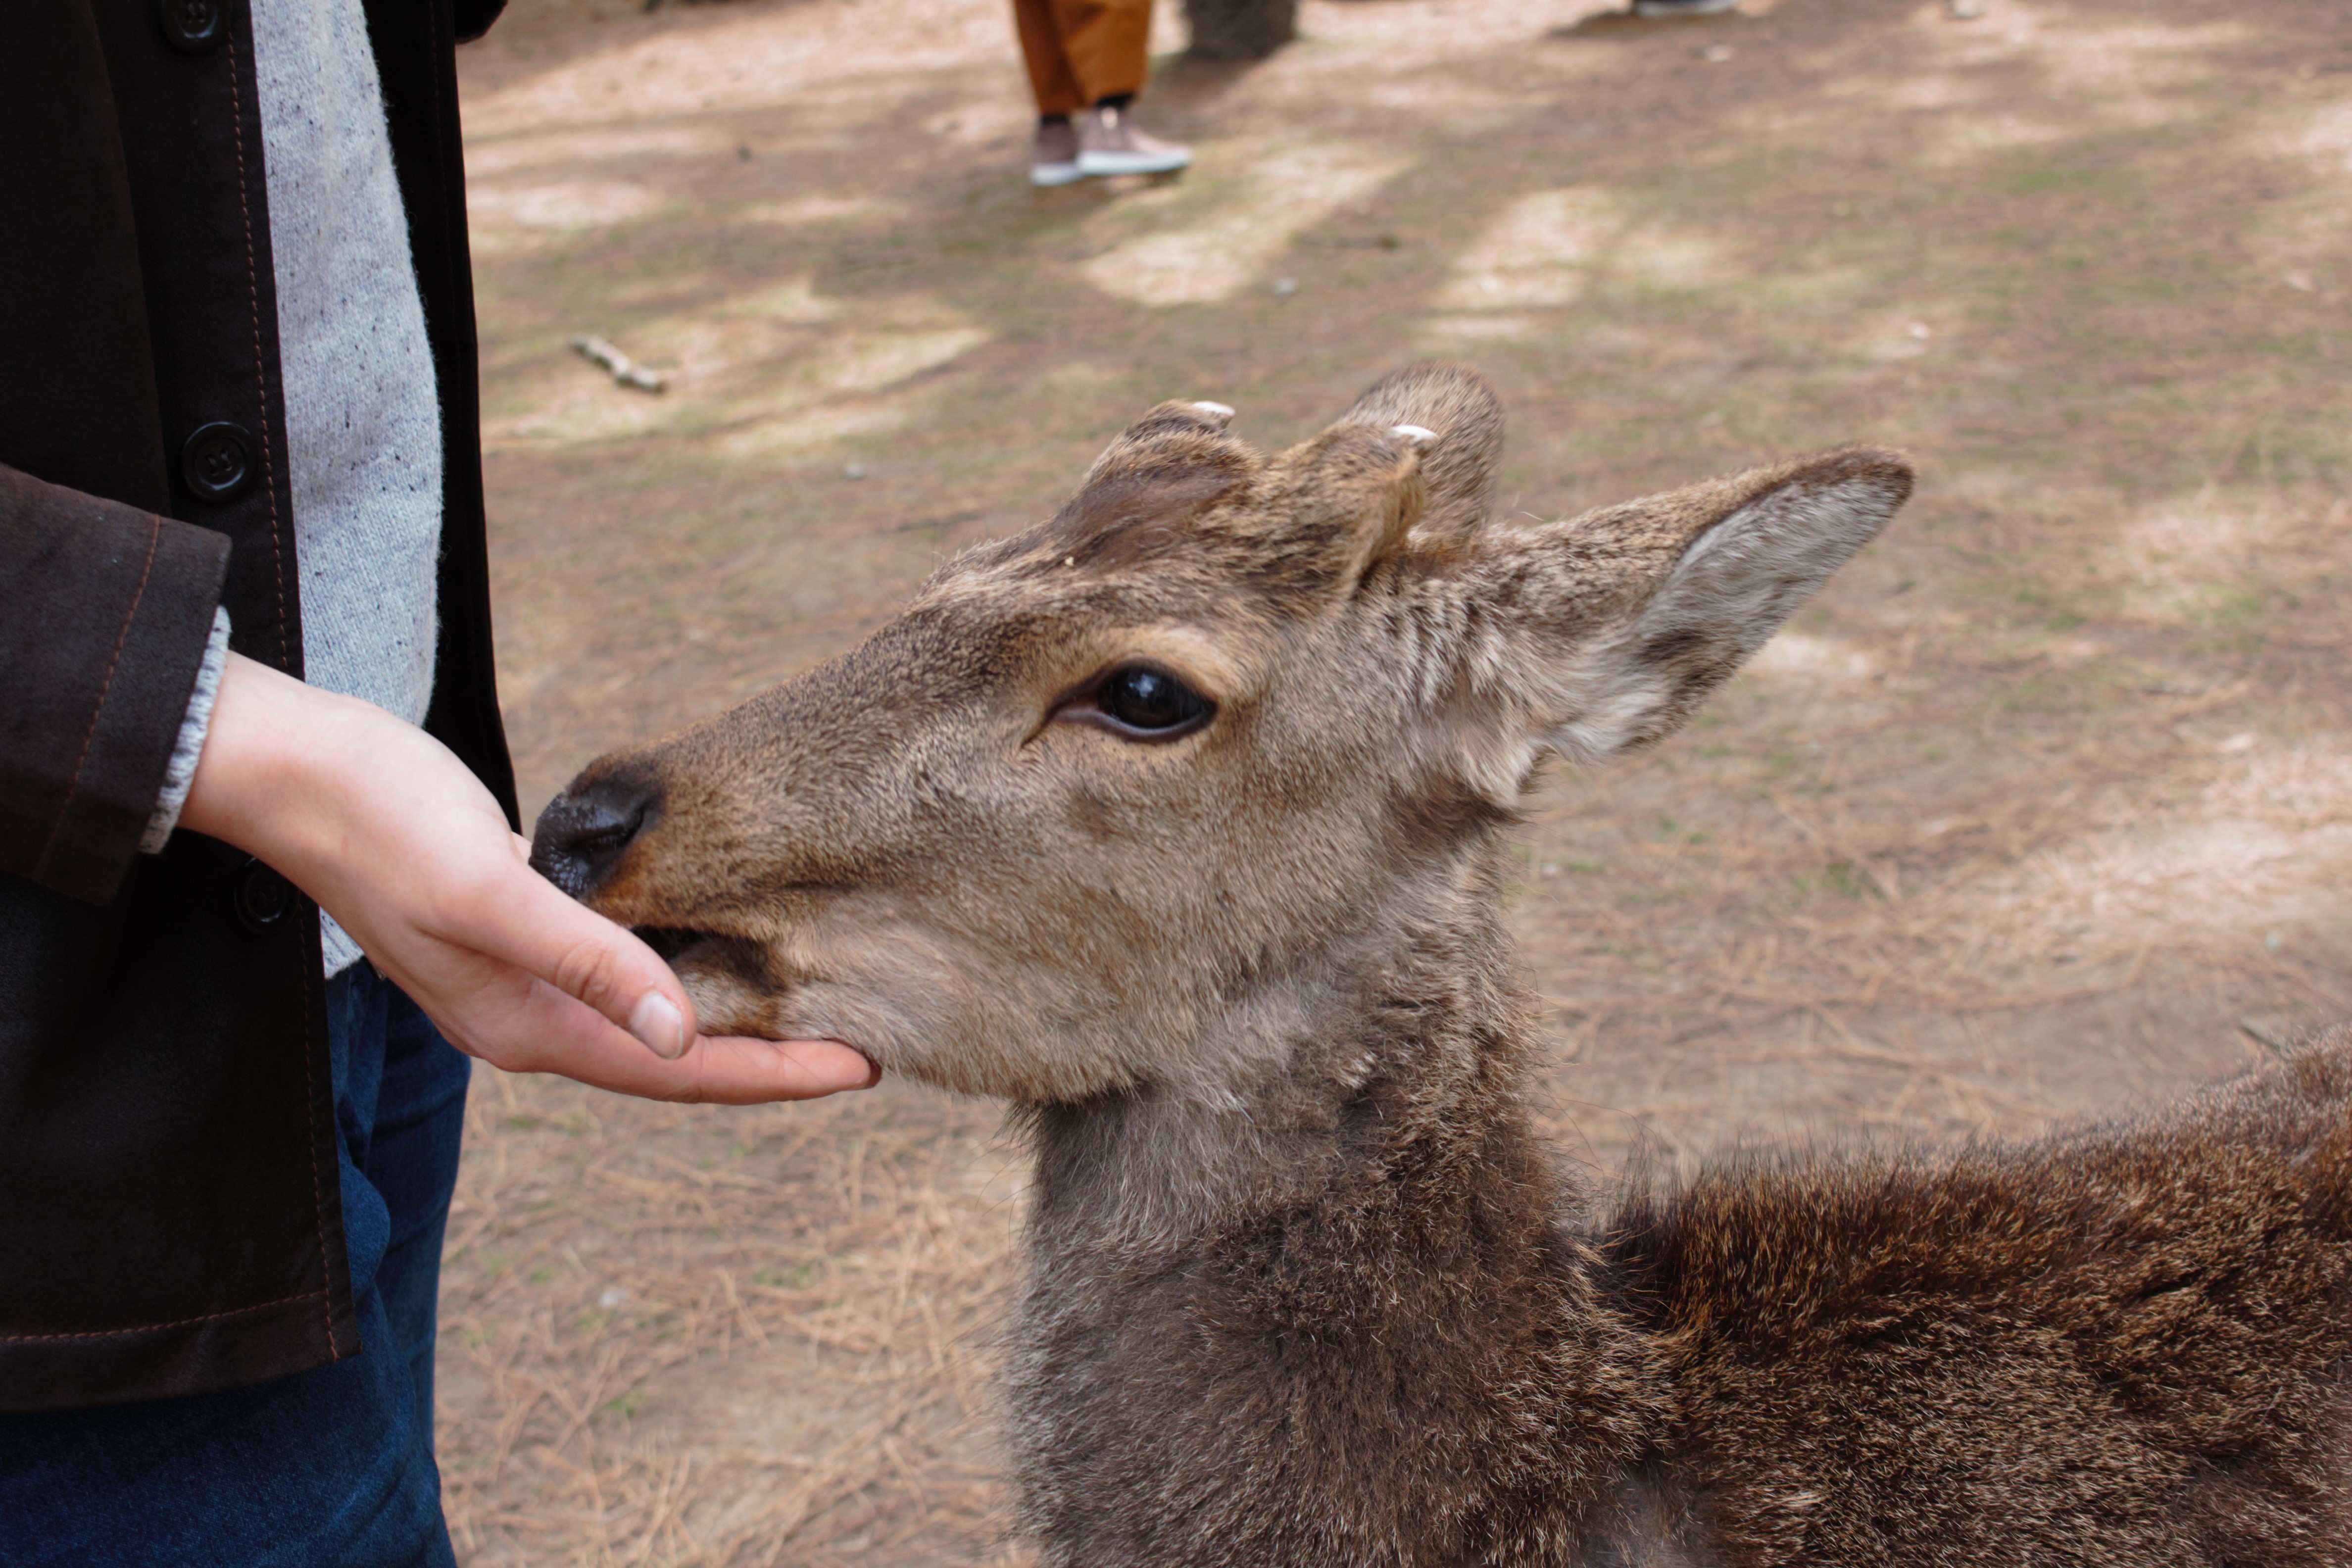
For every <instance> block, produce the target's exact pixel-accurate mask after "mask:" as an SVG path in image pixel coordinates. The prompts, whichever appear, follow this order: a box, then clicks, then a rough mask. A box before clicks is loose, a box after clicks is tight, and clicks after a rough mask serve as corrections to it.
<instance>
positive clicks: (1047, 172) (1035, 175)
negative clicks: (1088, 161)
mask: <svg viewBox="0 0 2352 1568" xmlns="http://www.w3.org/2000/svg"><path fill="white" fill-rule="evenodd" d="M1086 177H1087V172H1086V171H1085V170H1084V169H1081V168H1079V167H1078V166H1077V165H1076V163H1032V164H1030V165H1029V183H1030V184H1033V185H1045V186H1048V187H1050V186H1054V185H1074V184H1077V183H1078V182H1079V181H1080V180H1083V179H1085V178H1086Z"/></svg>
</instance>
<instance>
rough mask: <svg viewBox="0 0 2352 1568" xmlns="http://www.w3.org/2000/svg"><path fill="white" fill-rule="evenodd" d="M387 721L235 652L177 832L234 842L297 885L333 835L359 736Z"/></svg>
mask: <svg viewBox="0 0 2352 1568" xmlns="http://www.w3.org/2000/svg"><path fill="white" fill-rule="evenodd" d="M385 717H386V716H385V715H384V714H383V712H382V711H381V710H378V709H375V708H373V707H371V706H369V705H368V704H367V703H364V702H361V701H358V700H354V699H352V698H349V697H343V696H341V695H338V694H337V693H334V692H331V691H321V690H320V689H317V688H316V687H311V686H305V685H304V684H303V683H302V682H300V681H299V680H296V679H294V678H293V677H291V676H289V675H286V674H283V673H281V672H280V671H278V670H275V669H272V668H269V667H268V665H265V664H259V663H257V662H255V661H254V660H252V659H249V658H244V657H243V656H241V655H238V654H231V655H230V656H229V658H228V663H227V666H226V668H224V669H223V671H222V672H221V681H220V688H219V690H218V693H217V694H216V696H215V699H214V703H213V716H212V723H211V726H210V728H209V729H208V730H207V731H206V733H205V745H204V752H203V753H202V755H201V756H199V758H198V759H197V762H196V773H195V779H194V783H193V784H191V785H190V786H189V790H188V799H187V804H186V805H184V807H183V808H182V809H181V813H180V822H181V824H182V826H186V827H191V828H194V830H195V831H196V832H199V833H203V834H205V835H207V836H209V837H214V838H218V839H220V840H222V841H223V842H224V843H228V844H234V845H236V847H238V848H240V849H243V850H246V851H247V852H248V853H250V854H253V855H257V856H259V857H260V858H262V859H264V860H267V861H268V862H269V863H270V864H271V865H272V866H275V867H277V868H278V869H279V870H281V871H283V872H286V873H287V874H288V875H289V876H293V877H295V878H296V879H297V880H300V879H301V877H300V873H301V872H302V871H303V870H304V869H305V868H307V866H308V865H310V863H312V862H314V861H315V860H316V859H317V858H319V856H320V854H322V853H323V852H324V851H325V850H326V849H327V848H328V847H330V846H331V842H332V840H333V839H334V837H336V836H337V834H338V827H337V824H336V822H335V820H334V818H335V814H334V813H333V812H332V811H331V809H329V805H330V803H331V802H332V801H333V800H335V799H337V798H339V797H340V796H341V795H343V794H345V793H348V789H347V784H346V781H345V780H344V779H343V778H342V776H341V775H342V773H344V771H345V770H346V768H347V766H348V759H349V758H350V757H351V756H352V755H353V754H354V753H355V752H358V751H359V750H360V748H358V747H356V746H355V745H354V744H353V742H354V740H355V738H356V736H357V735H358V734H359V733H360V732H362V731H363V729H364V728H365V726H366V725H368V724H369V723H370V722H371V721H383V719H384V718H385Z"/></svg>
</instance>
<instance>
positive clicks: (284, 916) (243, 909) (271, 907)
mask: <svg viewBox="0 0 2352 1568" xmlns="http://www.w3.org/2000/svg"><path fill="white" fill-rule="evenodd" d="M228 901H229V905H230V907H231V908H233V909H234V910H236V918H237V922H238V923H239V924H240V925H242V926H244V927H245V929H246V930H247V931H251V932H252V933H253V934H254V935H256V936H268V935H271V934H272V933H274V932H276V931H282V930H284V929H285V927H286V922H287V921H290V920H292V919H293V918H294V910H295V908H296V906H297V903H298V900H297V899H296V898H295V894H294V884H293V883H291V882H289V881H288V880H287V879H285V878H283V877H281V876H279V875H278V873H277V872H275V871H273V870H271V869H270V868H268V867H267V866H265V865H263V864H262V863H261V862H260V861H258V860H247V862H246V863H245V864H244V866H243V867H241V868H239V869H238V871H237V873H236V880H234V881H232V882H231V883H230V884H229V889H228Z"/></svg>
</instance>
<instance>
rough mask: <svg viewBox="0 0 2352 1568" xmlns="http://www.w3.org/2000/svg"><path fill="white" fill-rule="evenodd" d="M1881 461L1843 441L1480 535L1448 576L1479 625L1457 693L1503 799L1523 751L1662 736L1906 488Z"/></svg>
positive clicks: (1606, 746) (1890, 512)
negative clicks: (1811, 453) (1454, 577)
mask: <svg viewBox="0 0 2352 1568" xmlns="http://www.w3.org/2000/svg"><path fill="white" fill-rule="evenodd" d="M1911 479H1912V476H1911V468H1910V465H1909V464H1908V463H1906V461H1905V460H1904V459H1903V458H1902V457H1901V456H1900V455H1898V454H1896V453H1894V452H1889V451H1885V450H1882V449H1878V448H1874V447H1847V448H1844V449H1842V450H1839V451H1833V452H1826V453H1822V454H1820V455H1818V456H1815V457H1811V458H1799V459H1798V460H1796V461H1794V462H1790V463H1784V464H1780V465H1779V466H1777V467H1774V468H1754V469H1750V470H1749V471H1748V472H1747V473H1744V474H1739V475H1736V476H1734V477H1733V478H1730V479H1714V480H1710V481H1708V482H1706V483H1704V484H1697V485H1692V486H1690V487H1688V488H1687V489H1679V490H1674V491H1670V492H1668V493H1667V494H1664V495H1658V496H1651V497H1648V498H1647V499H1645V500H1637V501H1629V502H1627V503H1626V504H1624V505H1622V506H1615V507H1608V508H1604V509H1602V510H1598V511H1590V512H1586V513H1584V514H1583V515H1581V516H1580V517H1575V518H1571V519H1570V520H1569V521H1566V522H1559V523H1554V524H1552V525H1550V526H1549V527H1546V528H1538V529H1529V530H1527V531H1522V532H1516V533H1512V534H1508V535H1505V536H1502V537H1499V538H1495V539H1491V540H1489V541H1488V542H1487V543H1486V548H1484V549H1483V550H1482V551H1481V552H1479V554H1478V555H1477V557H1476V558H1475V561H1474V563H1472V564H1471V565H1470V566H1469V567H1468V568H1467V569H1466V570H1465V573H1464V574H1463V578H1462V581H1463V583H1464V585H1465V587H1466V588H1467V589H1468V590H1469V593H1470V598H1471V602H1472V605H1473V608H1472V614H1473V615H1474V616H1476V617H1478V618H1480V619H1482V620H1486V623H1487V625H1486V628H1485V632H1486V635H1485V636H1484V637H1480V638H1478V639H1477V642H1478V643H1479V644H1481V645H1483V646H1480V647H1474V648H1473V649H1472V651H1471V654H1470V658H1469V661H1468V662H1469V664H1470V666H1471V667H1472V668H1467V669H1465V672H1464V679H1463V687H1464V689H1465V691H1466V692H1467V693H1468V695H1469V696H1470V697H1471V700H1472V701H1473V704H1474V705H1475V709H1476V710H1478V715H1479V723H1478V725H1477V726H1476V727H1477V728H1479V729H1480V730H1482V731H1486V733H1487V738H1488V739H1489V740H1490V741H1496V742H1501V744H1502V746H1503V748H1504V752H1507V753H1508V754H1507V755H1506V754H1502V753H1491V754H1488V755H1486V756H1484V757H1482V758H1480V759H1478V761H1477V763H1475V766H1474V771H1475V772H1476V773H1479V774H1480V775H1482V782H1483V783H1485V784H1486V785H1487V786H1488V787H1489V789H1490V792H1491V793H1496V794H1498V795H1499V794H1501V793H1502V790H1501V788H1500V786H1502V785H1503V784H1504V783H1505V777H1506V775H1509V776H1508V793H1509V794H1510V795H1514V796H1515V795H1516V794H1517V789H1518V787H1519V785H1520V784H1523V783H1524V781H1525V776H1526V773H1527V770H1528V767H1529V766H1530V765H1531V764H1532V763H1533V761H1534V756H1535V752H1536V751H1537V749H1538V748H1540V747H1544V746H1549V748H1550V749H1552V750H1554V751H1557V752H1559V753H1560V754H1561V755H1562V756H1565V757H1567V758H1569V759H1570V760H1571V761H1574V762H1580V763H1593V762H1599V761H1601V760H1602V759H1604V758H1607V757H1612V756H1615V755H1617V754H1618V753H1620V752H1626V751H1630V750H1632V749H1633V748H1635V747H1637V746H1643V745H1646V744H1648V743H1649V742H1653V741H1655V740H1658V739H1659V738H1660V737H1662V736H1664V735H1666V734H1669V733H1671V732H1672V731H1674V730H1675V729H1676V728H1677V727H1679V726H1680V725H1681V724H1682V722H1683V721H1684V720H1685V719H1687V718H1688V717H1689V716H1690V714H1691V713H1692V712H1693V711H1694V710H1696V708H1697V707H1698V705H1699V703H1700V702H1701V701H1702V700H1705V698H1706V695H1707V693H1709V692H1711V691H1713V690H1714V689H1715V688H1716V687H1717V686H1719V685H1721V684H1722V683H1723V681H1724V680H1725V679H1727V677H1728V676H1729V675H1730V674H1731V673H1732V671H1734V670H1736V669H1738V668H1739V666H1740V664H1741V663H1742V662H1743V661H1744V660H1745V659H1746V658H1748V655H1749V654H1751V653H1753V652H1755V651H1756V649H1757V648H1758V647H1761V646H1762V645H1763V643H1764V641H1765V639H1766V638H1768V637H1770V636H1771V635H1772V633H1773V632H1774V631H1775V630H1776V629H1778V628H1779V626H1780V623H1781V622H1783V621H1785V620H1787V619H1788V618H1789V616H1790V615H1792V614H1793V613H1795V611H1796V609H1797V607H1798V606H1799V605H1802V604H1803V603H1804V602H1805V601H1806V600H1807V599H1809V598H1811V596H1812V595H1813V591H1814V590H1815V589H1817V588H1819V587H1820V586H1821V585H1822V583H1823V582H1824V581H1826V580H1827V579H1828V577H1829V575H1830V574H1831V573H1832V572H1834V571H1836V570H1837V569H1838V567H1840V566H1842V565H1843V564H1844V563H1845V562H1846V561H1847V560H1848V559H1849V558H1850V557H1851V556H1853V553H1854V552H1856V551H1858V550H1860V549H1861V548H1862V547H1863V546H1864V544H1867V543H1868V542H1870V541H1871V540H1872V539H1874V537H1876V536H1877V534H1878V531H1879V530H1881V529H1883V528H1885V526H1886V523H1887V521H1888V520H1889V519H1891V518H1892V517H1893V516H1894V515H1895V509H1896V508H1897V507H1900V506H1901V505H1902V504H1903V502H1904V500H1906V498H1908V497H1909V495H1910V494H1911Z"/></svg>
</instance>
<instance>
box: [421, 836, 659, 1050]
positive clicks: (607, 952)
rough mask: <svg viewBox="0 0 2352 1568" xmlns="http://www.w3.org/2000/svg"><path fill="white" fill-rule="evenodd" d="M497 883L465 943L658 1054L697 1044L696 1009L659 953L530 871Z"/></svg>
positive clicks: (513, 870)
mask: <svg viewBox="0 0 2352 1568" xmlns="http://www.w3.org/2000/svg"><path fill="white" fill-rule="evenodd" d="M497 880H498V891H497V894H496V895H495V896H494V897H493V898H491V899H488V900H481V901H480V902H481V903H483V904H489V905H491V906H493V907H492V908H489V909H481V908H480V905H479V904H478V906H477V909H478V916H477V919H478V921H479V922H480V923H479V924H478V925H477V926H476V929H475V930H473V931H469V932H468V933H467V945H469V946H472V947H475V948H477V949H478V950H479V951H481V952H486V953H489V954H491V955H493V956H495V957H498V958H502V959H504V960H506V961H507V962H508V963H511V964H513V965H514V966H515V967H517V968H518V969H522V970H525V971H528V972H529V973H532V974H535V975H537V976H539V978H541V980H544V981H546V982H547V983H548V984H550V985H552V986H554V987H555V988H556V989H557V990H559V991H562V992H563V993H565V994H568V995H571V996H575V997H577V998H579V999H580V1000H581V1001H582V1002H584V1003H586V1004H587V1005H589V1006H591V1007H593V1008H594V1009H595V1010H596V1011H597V1012H599V1013H602V1014H603V1015H604V1016H605V1017H607V1018H609V1019H611V1020H612V1021H613V1022H614V1023H615V1024H617V1025H619V1026H621V1027H622V1028H624V1029H626V1030H627V1031H628V1032H629V1033H630V1034H632V1035H635V1037H637V1039H638V1040H639V1041H640V1042H641V1043H643V1044H644V1046H645V1047H646V1049H648V1050H650V1051H652V1052H653V1053H654V1055H656V1056H657V1057H661V1058H665V1059H668V1060H675V1059H676V1058H678V1057H679V1056H682V1055H684V1054H685V1051H686V1048H687V1047H688V1046H689V1045H691V1044H692V1043H693V1041H694V1036H695V1019H694V1003H693V1001H692V999H691V998H689V997H688V995H687V994H686V987H685V986H683V985H681V984H679V983H678V978H677V974H676V973H673V972H672V971H671V969H670V967H669V965H668V964H667V963H663V962H662V961H661V955H660V954H658V953H656V952H654V950H653V949H652V948H650V947H648V946H646V943H645V942H644V941H643V940H642V939H641V938H639V937H638V936H637V935H636V933H635V932H634V931H630V930H628V929H627V928H626V927H625V926H619V925H615V924H614V923H613V922H612V921H609V920H606V919H605V918H604V916H603V915H600V914H598V913H597V912H596V911H595V910H592V909H590V908H588V907H587V906H586V905H585V904H581V903H575V902H573V901H572V899H571V898H570V897H568V896H567V895H565V894H564V893H563V892H562V890H561V889H558V888H557V887H556V886H555V885H554V884H553V883H551V882H550V881H548V880H547V879H545V878H543V877H541V875H540V874H539V873H538V872H536V871H534V870H532V869H530V868H529V867H527V866H524V865H521V864H519V863H509V864H507V865H504V866H502V867H501V868H500V872H499V877H498V879H497ZM482 917H487V919H483V918H482Z"/></svg>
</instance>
